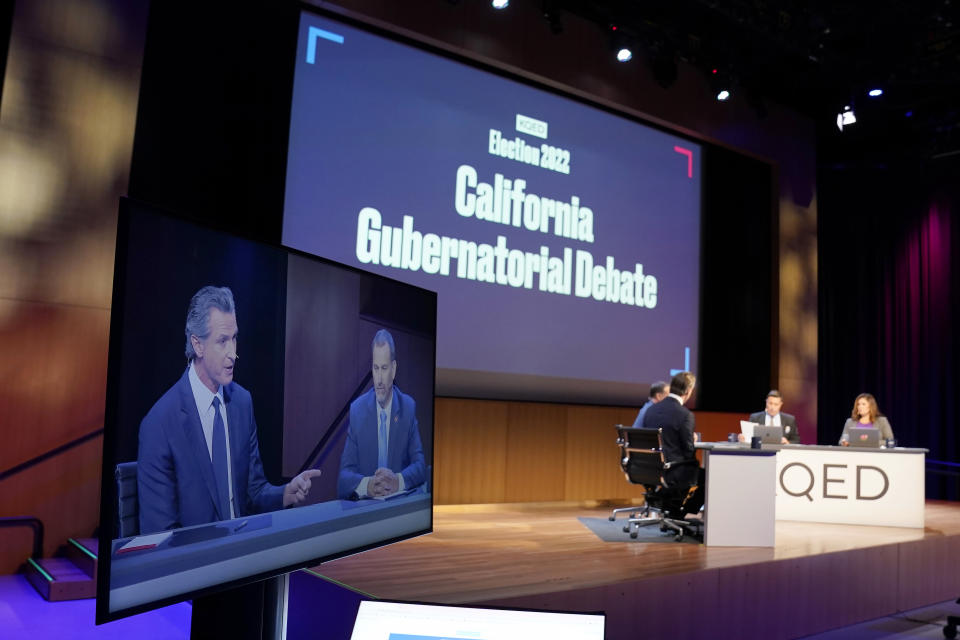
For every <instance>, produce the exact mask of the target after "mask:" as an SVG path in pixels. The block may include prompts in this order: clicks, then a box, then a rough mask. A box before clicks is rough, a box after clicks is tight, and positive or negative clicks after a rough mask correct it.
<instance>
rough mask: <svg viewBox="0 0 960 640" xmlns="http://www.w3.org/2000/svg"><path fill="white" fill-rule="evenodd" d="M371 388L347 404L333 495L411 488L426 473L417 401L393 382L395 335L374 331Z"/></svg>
mask: <svg viewBox="0 0 960 640" xmlns="http://www.w3.org/2000/svg"><path fill="white" fill-rule="evenodd" d="M371 346H372V350H373V364H372V369H373V388H372V389H370V390H369V391H367V392H366V393H364V394H363V395H362V396H360V397H359V398H357V399H356V400H354V401H353V403H352V404H351V405H350V426H349V428H348V429H347V441H346V442H345V443H344V446H343V453H342V454H341V456H340V475H339V478H338V479H337V495H338V496H339V497H340V498H343V499H346V498H366V497H370V498H380V497H386V496H389V495H391V494H393V493H397V492H398V491H405V490H406V489H413V488H414V487H418V486H420V485H422V484H423V483H424V481H425V480H426V477H427V470H426V465H425V464H424V458H423V446H422V444H421V443H420V426H419V424H418V423H417V403H416V402H415V401H414V399H413V398H411V397H410V396H408V395H407V394H405V393H402V392H401V391H400V390H399V389H397V388H396V387H395V386H394V384H393V379H394V377H395V376H396V375H397V350H396V347H395V346H394V343H393V336H391V335H390V332H389V331H387V330H386V329H380V330H379V331H377V334H376V335H375V336H374V337H373V344H372V345H371Z"/></svg>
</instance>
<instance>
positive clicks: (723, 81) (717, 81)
mask: <svg viewBox="0 0 960 640" xmlns="http://www.w3.org/2000/svg"><path fill="white" fill-rule="evenodd" d="M707 82H708V84H709V86H710V90H711V91H712V92H713V95H714V97H715V98H716V100H717V102H726V101H727V100H729V99H730V98H731V97H733V89H734V87H735V86H736V84H737V78H736V77H735V76H734V74H733V72H732V71H730V69H729V68H728V67H726V66H723V65H721V66H719V67H710V74H709V75H708V76H707Z"/></svg>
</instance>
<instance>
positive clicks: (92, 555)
mask: <svg viewBox="0 0 960 640" xmlns="http://www.w3.org/2000/svg"><path fill="white" fill-rule="evenodd" d="M61 555H63V556H64V557H66V558H69V559H70V560H71V561H73V564H75V565H77V566H78V567H80V569H82V570H83V572H84V573H86V574H87V575H88V576H90V578H91V579H92V580H93V581H94V582H96V581H97V539H96V538H67V544H66V545H64V547H63V552H62V553H61Z"/></svg>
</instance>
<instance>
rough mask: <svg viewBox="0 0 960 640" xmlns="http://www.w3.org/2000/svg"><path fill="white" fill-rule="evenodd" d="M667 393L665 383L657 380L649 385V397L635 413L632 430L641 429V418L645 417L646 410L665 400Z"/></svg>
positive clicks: (668, 386)
mask: <svg viewBox="0 0 960 640" xmlns="http://www.w3.org/2000/svg"><path fill="white" fill-rule="evenodd" d="M669 393H670V385H668V384H667V383H666V382H663V381H661V380H658V381H656V382H654V383H653V384H652V385H650V397H649V398H647V401H646V402H645V403H644V405H643V406H642V407H640V411H638V412H637V419H636V420H634V421H633V428H634V429H639V428H640V427H642V426H643V416H644V415H646V413H647V409H649V408H650V407H652V406H653V405H655V404H657V403H658V402H660V401H661V400H663V399H664V398H666V397H667V395H668V394H669Z"/></svg>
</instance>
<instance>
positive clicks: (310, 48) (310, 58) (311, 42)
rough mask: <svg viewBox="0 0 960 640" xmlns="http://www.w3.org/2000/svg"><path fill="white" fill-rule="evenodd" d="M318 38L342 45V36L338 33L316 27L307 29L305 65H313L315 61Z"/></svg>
mask: <svg viewBox="0 0 960 640" xmlns="http://www.w3.org/2000/svg"><path fill="white" fill-rule="evenodd" d="M320 38H323V39H324V40H329V41H330V42H336V43H337V44H343V36H342V35H340V34H339V33H332V32H330V31H324V30H323V29H320V28H318V27H309V28H308V29H307V64H313V63H315V62H316V61H317V40H319V39H320Z"/></svg>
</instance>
